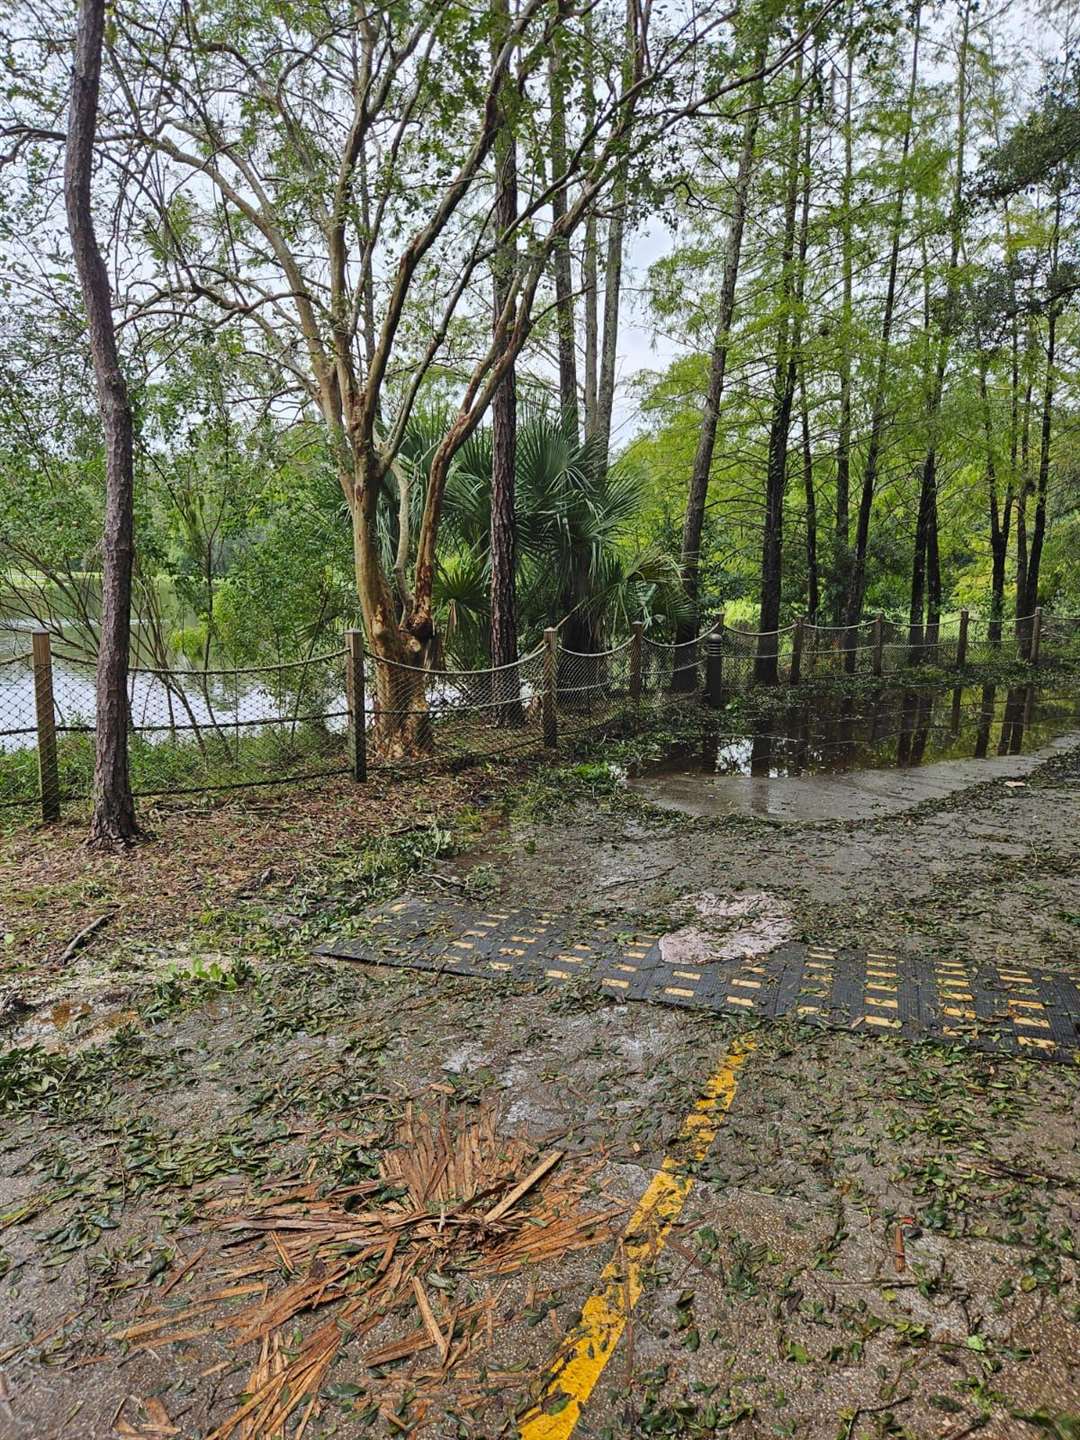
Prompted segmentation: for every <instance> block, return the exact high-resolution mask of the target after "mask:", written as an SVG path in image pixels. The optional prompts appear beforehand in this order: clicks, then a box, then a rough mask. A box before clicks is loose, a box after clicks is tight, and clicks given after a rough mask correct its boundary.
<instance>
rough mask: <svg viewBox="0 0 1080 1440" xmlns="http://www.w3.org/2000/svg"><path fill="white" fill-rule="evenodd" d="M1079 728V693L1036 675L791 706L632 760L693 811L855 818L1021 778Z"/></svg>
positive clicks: (661, 801)
mask: <svg viewBox="0 0 1080 1440" xmlns="http://www.w3.org/2000/svg"><path fill="white" fill-rule="evenodd" d="M1078 739H1080V693H1074V694H1069V695H1065V694H1051V693H1046V692H1043V693H1040V692H1038V691H1036V689H1035V688H1034V686H1026V687H1022V688H1016V689H1006V688H1004V687H1002V686H992V685H988V686H983V687H971V688H960V687H957V688H956V689H954V690H946V691H941V690H935V691H929V690H922V691H918V690H882V691H879V692H878V694H877V695H876V696H875V697H873V698H871V699H860V700H858V701H856V700H852V699H851V698H850V697H840V696H837V697H836V698H835V699H833V700H832V701H830V700H829V699H828V698H826V699H825V700H823V701H819V702H818V704H817V705H816V706H815V707H814V708H813V709H811V708H810V707H808V706H792V707H791V709H789V710H786V711H781V712H778V713H777V714H775V715H773V716H770V717H769V718H768V719H767V720H763V721H762V722H760V723H759V724H758V725H757V726H755V727H754V729H753V730H752V731H751V732H749V733H735V732H733V731H731V730H727V729H723V728H719V727H718V729H717V730H716V731H714V732H712V733H711V734H709V735H707V736H706V738H705V741H704V743H703V744H702V745H700V746H699V747H697V749H696V752H695V753H690V752H688V751H687V750H685V749H684V750H682V751H681V752H679V751H674V752H672V753H671V754H669V755H668V756H667V757H666V758H665V759H664V760H662V761H661V762H659V763H658V764H655V765H651V766H647V767H642V768H641V769H639V770H637V771H631V772H630V774H629V777H628V781H627V783H628V784H629V785H630V786H631V788H632V789H634V790H636V791H638V792H639V793H640V794H642V795H644V796H645V798H647V799H649V800H650V801H652V803H653V804H656V805H660V806H662V807H664V808H669V809H675V810H680V811H682V812H684V813H686V814H691V815H715V814H732V813H751V814H764V815H768V816H770V817H774V818H778V819H798V820H826V819H837V818H841V819H859V818H862V817H864V816H872V815H878V814H882V813H889V812H892V811H896V810H903V809H909V808H910V807H911V806H913V805H917V804H920V803H921V802H922V801H924V800H927V799H933V798H937V797H942V796H944V795H947V794H950V793H952V792H954V791H956V790H959V789H964V788H966V787H967V786H968V785H973V784H978V783H980V782H982V781H985V780H987V779H991V778H994V776H995V775H1000V776H1001V778H1002V779H1005V778H1006V777H1008V778H1009V779H1011V780H1013V782H1014V784H1015V782H1016V781H1017V780H1018V779H1022V777H1023V775H1024V774H1026V773H1027V772H1028V771H1029V770H1032V769H1034V768H1035V766H1036V765H1038V764H1039V763H1041V761H1042V760H1043V759H1045V758H1046V756H1047V755H1048V754H1051V753H1053V751H1054V750H1055V749H1057V748H1064V747H1066V746H1067V745H1070V744H1073V743H1076V741H1077V740H1078Z"/></svg>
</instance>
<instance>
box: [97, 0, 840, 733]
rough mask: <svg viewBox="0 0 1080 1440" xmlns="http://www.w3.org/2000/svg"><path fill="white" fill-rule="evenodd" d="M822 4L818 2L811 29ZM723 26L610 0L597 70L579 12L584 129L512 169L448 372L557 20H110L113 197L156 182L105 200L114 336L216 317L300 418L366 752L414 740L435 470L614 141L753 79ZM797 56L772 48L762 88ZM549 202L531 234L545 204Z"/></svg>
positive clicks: (254, 12)
mask: <svg viewBox="0 0 1080 1440" xmlns="http://www.w3.org/2000/svg"><path fill="white" fill-rule="evenodd" d="M835 3H836V0H824V4H823V6H822V10H821V11H820V12H819V15H820V14H821V13H827V12H828V11H829V10H830V9H831V8H832V6H833V5H834V4H835ZM735 14H736V11H734V10H733V11H730V12H720V13H718V12H715V11H713V12H702V13H701V14H700V15H699V14H697V13H696V12H695V13H690V14H687V15H686V16H683V17H679V18H672V19H670V20H660V19H658V18H657V17H656V15H655V14H654V12H653V11H652V10H651V8H650V7H648V6H641V5H639V4H638V3H637V0H632V3H631V7H630V18H631V19H632V24H627V25H626V26H625V28H624V26H623V25H622V24H621V23H620V24H618V25H615V26H613V27H612V32H611V33H612V34H613V35H614V37H615V44H616V46H617V53H618V55H619V57H620V62H621V63H618V64H616V65H615V67H614V68H612V67H610V66H608V65H607V64H606V63H605V60H604V55H603V51H602V46H603V45H605V44H606V43H607V42H608V40H609V39H610V38H611V36H610V35H609V34H605V33H602V32H601V22H602V21H603V20H604V19H605V14H601V13H599V12H598V13H597V15H596V23H595V26H594V33H595V34H596V37H597V38H596V41H595V44H594V47H593V48H594V50H595V51H596V52H598V53H597V54H594V55H593V56H591V57H590V59H589V63H591V65H592V68H593V71H594V73H596V74H599V73H604V72H606V73H608V74H614V75H615V76H616V77H617V78H616V79H615V80H614V81H613V82H612V83H611V84H610V85H609V86H608V88H607V90H606V91H605V92H603V93H598V94H597V95H596V97H595V109H594V112H593V114H592V117H591V119H590V120H589V121H588V125H587V130H586V131H584V132H582V124H583V123H584V122H582V121H580V120H579V122H578V129H579V133H578V135H577V138H576V143H574V144H572V145H568V157H567V171H566V174H564V175H561V176H555V177H553V178H552V177H547V176H545V175H544V173H543V170H542V168H541V167H539V166H537V165H532V164H530V165H529V167H528V172H527V173H528V175H529V187H528V190H527V192H526V193H524V194H522V195H521V196H520V197H519V213H518V217H517V221H516V224H515V227H514V230H515V233H516V234H518V235H520V236H522V237H525V236H527V238H528V243H527V244H525V243H523V244H522V245H521V247H520V249H519V252H518V260H517V263H516V265H515V269H514V274H513V277H512V279H511V281H510V284H509V289H508V293H507V299H506V301H505V303H504V306H503V311H502V314H501V315H500V316H499V317H498V319H497V321H496V325H495V327H494V330H493V332H492V333H491V335H490V339H489V341H488V343H486V344H485V345H483V346H482V347H481V348H480V353H479V355H476V354H473V355H469V356H465V355H461V354H457V353H455V349H454V340H455V336H456V334H457V329H456V327H458V326H459V324H460V320H461V316H462V313H463V310H464V309H465V308H466V300H467V297H468V296H469V294H470V293H471V287H472V285H473V282H474V278H475V276H476V275H477V273H478V270H480V269H481V268H483V269H486V268H487V267H488V266H489V265H490V263H491V260H492V257H493V255H494V252H495V250H496V248H497V247H498V246H499V245H502V244H505V243H506V240H507V239H508V238H509V237H508V236H506V234H505V233H504V234H503V235H502V236H499V235H498V234H497V233H496V231H497V227H496V226H495V225H494V223H493V214H492V208H493V207H492V205H491V199H490V197H491V173H490V162H491V160H492V155H493V150H494V147H495V144H496V139H497V137H498V135H499V133H500V122H499V116H500V113H501V108H502V107H501V106H500V97H501V96H503V94H504V91H505V87H506V86H507V85H508V84H509V85H512V87H513V90H514V92H515V94H516V95H517V96H519V97H521V96H524V95H525V94H526V93H527V92H528V89H529V86H530V85H531V84H532V83H533V82H534V81H535V79H536V77H537V75H538V74H539V73H540V72H541V68H542V64H543V61H544V59H545V58H546V55H547V53H548V52H549V50H550V48H551V45H552V42H553V41H559V42H562V41H564V40H565V43H566V45H567V46H571V45H573V46H577V47H580V46H581V45H582V44H583V43H584V40H583V36H584V30H583V31H582V32H581V33H579V32H578V28H577V22H576V18H575V17H573V16H572V15H570V14H569V13H565V14H560V13H558V12H556V13H555V14H554V15H553V14H552V10H551V7H550V4H548V3H547V0H525V3H523V4H522V5H521V7H520V8H519V9H518V10H517V11H516V12H515V13H514V15H513V17H512V20H511V23H510V24H509V26H508V27H507V28H506V31H505V35H504V37H503V38H502V39H501V43H498V44H494V45H492V44H491V43H490V42H491V36H490V33H489V31H490V13H489V12H485V13H483V14H478V13H476V12H473V11H469V10H468V9H465V10H462V9H460V8H454V7H449V8H447V7H440V8H438V9H437V10H435V11H432V10H431V9H430V8H429V7H427V6H425V5H422V4H419V3H407V4H405V5H403V6H400V7H396V8H393V9H389V10H386V9H383V10H379V11H371V12H363V13H359V12H355V11H353V10H348V11H345V12H341V13H338V12H337V11H333V12H325V13H324V12H322V11H312V10H307V11H303V12H296V13H292V12H290V14H289V15H288V16H287V17H279V16H278V15H277V13H276V12H275V11H273V10H272V9H268V8H260V7H258V6H256V7H252V8H251V9H249V10H247V11H245V12H244V15H243V17H242V18H240V19H237V20H236V21H235V23H233V21H230V24H229V26H228V27H227V28H226V27H225V26H223V25H219V24H218V23H217V22H216V21H214V20H212V19H206V18H204V17H202V16H200V15H199V14H197V13H196V12H193V11H192V10H191V9H190V8H189V7H187V6H185V5H183V4H182V3H180V0H175V3H170V4H168V5H167V6H166V7H165V8H164V10H158V9H155V10H152V11H143V10H142V9H140V8H139V4H138V0H131V4H130V6H129V7H127V8H122V9H120V10H119V11H118V12H117V16H116V44H115V53H116V56H117V73H116V75H115V77H114V79H115V88H114V90H113V92H112V97H111V100H112V106H111V112H110V120H111V133H112V137H113V138H112V142H111V154H112V158H113V159H114V160H115V162H116V164H117V166H118V167H119V169H120V173H121V174H123V175H130V174H132V173H133V172H134V173H141V167H142V166H143V164H145V163H148V161H149V157H153V164H154V167H155V173H156V175H157V179H156V181H155V184H154V185H153V186H149V185H147V186H133V187H132V189H131V192H130V195H129V200H130V203H131V206H132V209H133V211H134V212H135V214H136V217H137V223H138V224H140V225H141V226H143V227H144V229H145V230H147V231H152V232H153V233H155V234H156V235H157V236H158V237H159V240H158V261H159V273H158V274H157V276H156V277H155V281H154V283H153V284H152V285H146V286H144V287H143V294H142V297H141V300H142V303H141V306H140V308H139V311H138V318H139V323H140V324H141V325H142V326H143V327H144V328H145V327H148V326H151V325H153V324H155V323H157V324H167V323H169V322H170V320H171V317H172V316H173V314H174V312H175V310H176V307H177V306H178V305H179V306H184V307H191V306H198V307H202V308H203V309H206V310H214V309H216V310H217V311H219V312H221V313H222V314H224V315H225V316H227V317H229V318H231V319H232V320H233V321H234V322H235V323H236V324H238V325H240V326H242V327H243V328H244V330H245V332H246V336H247V343H248V345H249V347H251V348H252V349H253V350H256V351H258V352H259V353H260V354H261V355H262V356H263V358H264V360H265V362H266V363H267V365H268V366H272V367H273V368H274V369H275V370H276V371H277V372H278V374H280V375H281V376H282V377H286V378H288V379H289V380H290V381H291V382H292V383H293V385H294V386H295V387H296V389H297V391H298V392H299V394H300V396H301V397H302V399H303V401H304V402H305V403H306V404H307V405H308V406H310V407H314V408H315V409H317V411H318V413H319V414H320V416H321V417H322V420H323V422H324V424H325V426H326V433H327V441H328V449H329V453H330V454H331V456H332V458H333V463H334V466H335V469H336V471H337V475H338V480H339V483H340V485H341V489H342V493H343V495H344V497H345V499H346V502H347V504H348V507H349V512H350V515H351V521H352V533H353V548H354V556H355V573H356V585H357V593H358V598H359V604H360V608H361V612H362V615H363V620H364V625H365V628H366V630H367V633H368V639H369V643H370V648H371V650H372V652H373V654H374V655H375V657H376V658H377V660H378V661H379V662H380V663H378V664H377V667H376V678H377V684H376V706H377V720H378V725H377V736H378V738H379V739H380V741H381V743H382V746H383V748H384V750H385V752H386V753H387V754H388V755H394V754H401V753H405V752H409V751H412V750H414V749H417V748H422V747H423V746H424V745H425V744H426V743H427V737H428V736H429V735H430V727H428V726H427V725H426V724H425V723H424V717H423V709H424V705H425V701H424V694H425V687H424V683H423V675H422V671H423V669H424V668H425V667H427V666H429V665H430V663H431V662H432V659H433V657H434V654H435V622H434V608H433V607H434V598H433V597H434V582H435V575H436V547H437V543H438V534H439V526H440V520H441V514H442V506H443V497H444V492H445V486H446V479H447V475H448V473H449V469H450V466H451V462H452V459H453V456H454V454H455V453H456V451H457V450H458V449H459V448H460V447H461V445H462V444H463V443H464V442H465V441H466V440H467V439H468V437H469V435H470V434H471V433H472V432H473V431H474V430H475V428H476V426H477V425H478V424H479V423H480V422H481V420H482V418H483V416H484V415H485V413H486V411H487V408H488V406H489V404H490V403H491V401H492V398H493V396H494V395H495V393H496V392H497V391H498V389H499V387H500V386H501V385H502V383H503V381H504V379H505V378H506V375H507V373H508V371H509V370H510V368H511V366H512V365H513V364H514V361H515V359H516V357H517V356H518V354H519V353H520V351H521V350H522V348H523V346H524V345H525V343H526V341H527V339H528V337H529V335H530V333H531V330H532V326H533V323H534V314H533V304H534V300H535V298H536V295H537V291H538V287H539V286H540V283H541V281H542V279H543V278H544V277H545V276H546V274H547V273H548V272H549V268H550V264H551V259H552V256H553V254H554V253H555V252H556V251H557V249H558V248H559V247H560V246H561V245H562V244H563V242H564V241H566V240H568V239H569V238H570V237H571V236H572V235H573V234H574V233H575V232H576V231H577V229H578V227H579V226H580V225H581V224H582V222H583V221H584V220H585V218H586V216H588V215H589V214H590V213H592V211H593V209H594V208H595V206H596V204H597V203H598V201H599V199H600V198H601V196H602V195H604V194H606V193H607V192H608V191H609V190H612V189H613V190H614V192H615V193H614V198H615V200H616V202H617V203H616V212H618V210H619V204H618V201H619V194H618V187H619V185H621V183H622V182H621V180H620V178H619V177H620V176H622V175H624V174H625V164H624V161H625V157H626V154H627V149H628V145H629V140H630V135H631V129H632V133H633V139H634V145H635V149H636V151H637V152H638V153H639V154H640V155H644V154H647V153H648V152H649V151H650V149H651V148H652V147H654V146H656V145H657V144H658V143H659V142H660V141H661V140H662V139H664V137H668V136H671V135H672V134H673V133H674V132H675V131H676V130H677V128H678V127H679V125H680V124H682V123H683V122H684V121H686V120H687V119H688V117H691V116H693V115H694V114H695V113H697V111H699V110H700V109H701V108H702V107H703V106H705V105H716V104H720V103H721V102H722V101H723V97H725V96H727V95H730V94H732V93H734V92H735V91H737V90H738V89H740V88H742V87H743V86H745V85H747V84H749V83H751V82H752V80H753V78H754V77H753V76H752V75H746V74H743V73H738V72H735V73H732V72H731V71H730V70H729V69H728V68H727V66H726V64H725V57H724V50H723V45H722V43H721V36H722V33H723V32H724V30H725V27H727V26H729V25H730V23H731V21H732V19H733V18H734V16H735ZM805 38H806V31H805V30H804V31H803V32H801V33H800V34H799V35H796V36H794V37H793V38H792V39H791V40H790V41H789V43H787V44H786V45H784V46H781V47H779V48H778V50H777V52H776V55H775V57H774V59H773V62H772V67H771V68H773V69H780V68H783V67H784V66H785V65H786V64H787V63H788V61H789V60H790V59H791V57H792V56H793V55H795V54H796V53H798V51H799V50H800V49H801V47H802V45H803V43H804V42H805ZM710 48H715V50H716V55H715V64H714V63H712V59H711V58H710V55H709V51H710ZM286 81H287V83H285V82H286ZM675 93H678V94H679V96H680V98H679V100H678V101H677V102H674V103H673V100H672V95H673V94H675ZM517 114H518V117H519V127H520V133H519V135H518V143H519V146H520V147H521V148H522V151H523V152H525V151H526V150H527V151H528V153H529V154H530V156H532V155H534V154H536V153H537V152H538V151H540V150H541V149H542V148H543V147H542V136H541V135H540V125H541V121H542V118H543V117H542V112H541V111H540V110H539V109H538V107H535V106H531V105H526V104H521V105H518V106H517ZM586 157H588V159H587V160H586ZM365 176H367V177H369V181H370V187H371V193H370V196H369V197H368V201H367V202H366V203H365V201H364V196H365V193H366V192H365V181H364V177H365ZM571 181H572V182H573V192H572V194H568V197H567V202H566V205H565V209H563V208H562V207H561V205H559V204H558V203H557V204H556V207H555V208H556V209H557V210H559V211H560V212H561V213H559V214H558V215H557V216H553V211H552V201H553V198H554V197H555V196H556V195H558V194H559V192H560V191H565V190H567V189H568V186H569V185H570V183H571ZM358 192H359V203H358ZM609 248H610V247H609ZM373 290H374V292H375V295H374V302H373V300H372V292H373ZM365 315H374V316H377V317H380V318H379V322H378V327H377V328H378V333H377V335H376V336H375V339H374V344H373V345H365V344H364V343H363V339H362V333H361V332H362V330H363V323H364V316H365ZM447 366H450V367H451V368H452V369H453V370H454V371H455V376H454V378H455V398H456V408H455V414H454V418H453V420H452V423H451V424H450V425H449V427H448V428H447V430H446V433H445V435H444V437H443V440H442V442H441V444H440V446H439V448H438V449H437V451H436V452H435V453H434V454H433V455H432V457H431V462H430V468H429V471H428V474H427V477H426V485H425V488H424V508H423V510H422V512H421V514H420V516H419V519H418V521H417V523H416V525H415V528H414V531H413V533H412V534H410V535H408V536H402V537H401V545H402V554H403V555H407V556H408V568H409V571H410V574H409V578H408V583H407V584H406V585H403V584H402V583H401V579H400V576H401V575H403V574H404V571H405V566H404V565H401V566H399V572H400V573H399V577H398V579H397V583H395V577H394V576H393V574H392V573H388V572H387V570H386V568H385V566H384V564H383V560H382V556H381V554H380V549H379V545H378V543H377V512H378V508H379V498H380V495H382V494H383V493H384V492H385V491H387V490H388V489H391V488H393V487H395V486H400V483H401V481H400V476H399V475H398V473H397V472H398V470H399V468H400V467H399V466H398V464H397V462H398V456H399V452H400V449H401V446H402V443H403V437H404V434H405V431H406V429H407V427H408V424H409V421H410V418H411V416H412V414H413V412H414V410H415V407H416V405H417V403H418V401H419V400H420V398H421V397H422V396H423V394H424V393H425V388H426V387H428V386H430V384H431V383H432V382H433V379H434V377H435V375H436V374H437V373H439V372H440V369H441V368H442V367H447ZM600 408H601V409H602V408H603V406H602V405H601V407H600ZM601 428H603V427H601ZM401 509H402V514H403V515H408V516H410V517H411V513H412V512H411V508H410V507H408V506H406V505H404V504H403V505H402V507H401ZM410 525H411V519H410Z"/></svg>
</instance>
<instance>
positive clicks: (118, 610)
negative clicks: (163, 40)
mask: <svg viewBox="0 0 1080 1440" xmlns="http://www.w3.org/2000/svg"><path fill="white" fill-rule="evenodd" d="M104 28H105V0H80V5H79V17H78V31H77V34H76V40H75V64H74V70H73V74H72V87H71V106H70V110H69V113H68V130H67V150H66V153H65V157H64V201H65V206H66V209H67V223H68V233H69V235H70V237H71V248H72V253H73V255H74V259H75V268H76V270H77V272H78V276H79V284H80V287H81V290H82V296H83V304H84V306H85V308H86V318H87V324H88V328H89V332H90V356H91V360H92V362H93V366H94V378H95V381H96V384H97V393H98V408H99V410H100V412H101V423H102V428H103V430H104V434H105V529H104V534H103V536H102V564H101V639H100V645H99V649H98V664H97V716H96V731H95V752H94V809H93V817H92V819H91V822H90V843H91V845H93V846H95V847H98V848H102V849H111V848H113V847H115V846H118V845H130V844H131V843H132V842H133V841H134V840H136V839H137V838H138V834H139V829H138V825H137V824H136V820H135V804H134V801H133V799H132V795H131V777H130V774H129V773H128V726H129V723H130V715H129V706H128V654H129V648H130V641H131V574H132V567H133V561H134V550H135V535H134V531H135V523H134V491H135V479H134V454H133V445H134V441H133V424H132V415H131V403H130V401H129V399H128V391H127V385H126V383H125V381H124V376H123V372H122V371H121V369H120V358H119V355H118V353H117V348H116V332H115V330H114V328H113V318H112V295H111V292H110V288H109V277H108V272H107V270H106V268H105V262H104V260H103V259H102V256H101V251H100V250H99V248H98V243H97V237H96V235H95V233H94V220H93V212H92V209H91V202H90V185H91V175H92V172H93V162H94V137H95V132H96V127H97V110H98V93H99V89H100V83H101V48H102V37H103V34H104Z"/></svg>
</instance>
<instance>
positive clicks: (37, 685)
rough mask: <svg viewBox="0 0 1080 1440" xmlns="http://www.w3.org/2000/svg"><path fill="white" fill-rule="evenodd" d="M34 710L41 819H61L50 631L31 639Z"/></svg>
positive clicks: (42, 631) (36, 633)
mask: <svg viewBox="0 0 1080 1440" xmlns="http://www.w3.org/2000/svg"><path fill="white" fill-rule="evenodd" d="M31 646H32V654H33V664H34V709H35V712H36V716H37V753H38V790H39V793H40V795H41V818H42V819H43V820H59V818H60V770H59V767H58V765H57V762H56V709H55V706H54V704H53V677H52V641H51V639H50V637H49V632H48V631H47V630H35V631H34V634H33V636H32V638H31Z"/></svg>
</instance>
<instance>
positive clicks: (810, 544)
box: [799, 365, 821, 625]
mask: <svg viewBox="0 0 1080 1440" xmlns="http://www.w3.org/2000/svg"><path fill="white" fill-rule="evenodd" d="M799 415H800V419H801V421H802V462H803V495H804V496H805V504H806V618H807V619H808V620H809V622H810V624H811V625H816V624H817V622H818V611H819V610H820V608H821V586H820V580H819V576H818V548H817V496H816V494H815V492H814V452H813V449H812V447H811V444H810V407H809V404H808V403H807V399H806V372H805V370H804V369H803V367H802V366H801V365H800V367H799Z"/></svg>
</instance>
